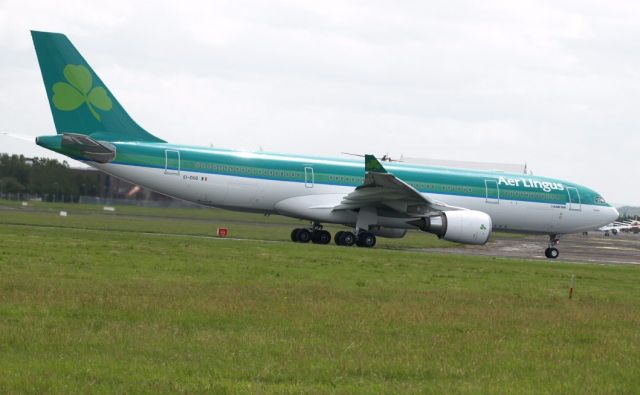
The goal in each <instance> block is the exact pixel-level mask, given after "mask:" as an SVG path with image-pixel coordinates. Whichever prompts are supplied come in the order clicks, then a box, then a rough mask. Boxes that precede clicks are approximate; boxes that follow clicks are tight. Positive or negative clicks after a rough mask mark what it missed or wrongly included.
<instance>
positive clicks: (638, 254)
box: [424, 232, 640, 265]
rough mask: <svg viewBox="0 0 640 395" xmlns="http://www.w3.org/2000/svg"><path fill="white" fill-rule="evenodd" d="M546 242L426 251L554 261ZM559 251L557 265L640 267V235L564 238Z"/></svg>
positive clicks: (512, 240) (505, 240)
mask: <svg viewBox="0 0 640 395" xmlns="http://www.w3.org/2000/svg"><path fill="white" fill-rule="evenodd" d="M547 242H548V237H547V236H523V237H508V236H507V237H505V236H503V235H496V236H492V238H491V240H490V241H489V242H488V243H487V244H485V245H483V246H461V247H454V248H431V249H428V250H426V249H425V250H424V251H425V252H426V251H428V252H434V251H437V252H442V253H448V254H464V255H482V256H499V257H510V258H528V259H542V260H547V261H553V260H550V259H547V258H546V257H545V256H544V249H545V248H546V247H547ZM557 247H558V249H559V250H560V257H559V258H558V259H556V260H555V261H566V262H589V263H607V264H634V265H640V234H626V233H625V234H619V235H616V236H609V237H606V236H604V234H602V233H595V232H594V233H589V235H588V236H583V235H566V236H561V238H560V244H559V245H558V246H557Z"/></svg>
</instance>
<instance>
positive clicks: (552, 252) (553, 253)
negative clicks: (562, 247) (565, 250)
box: [544, 247, 560, 259]
mask: <svg viewBox="0 0 640 395" xmlns="http://www.w3.org/2000/svg"><path fill="white" fill-rule="evenodd" d="M544 256H546V257H547V258H549V259H556V258H557V257H558V256H560V251H558V249H557V248H555V247H549V248H547V249H546V250H544Z"/></svg>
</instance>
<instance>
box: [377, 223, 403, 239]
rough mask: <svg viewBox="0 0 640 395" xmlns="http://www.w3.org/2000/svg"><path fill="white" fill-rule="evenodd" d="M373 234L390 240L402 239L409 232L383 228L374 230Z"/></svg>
mask: <svg viewBox="0 0 640 395" xmlns="http://www.w3.org/2000/svg"><path fill="white" fill-rule="evenodd" d="M371 233H373V234H374V235H376V236H380V237H387V238H389V239H401V238H403V237H404V235H406V234H407V230H406V229H399V228H387V227H384V226H381V227H379V228H378V229H375V230H372V231H371Z"/></svg>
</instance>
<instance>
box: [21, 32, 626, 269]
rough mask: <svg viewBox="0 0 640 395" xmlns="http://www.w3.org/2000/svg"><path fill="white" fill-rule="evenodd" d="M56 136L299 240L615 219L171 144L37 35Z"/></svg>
mask: <svg viewBox="0 0 640 395" xmlns="http://www.w3.org/2000/svg"><path fill="white" fill-rule="evenodd" d="M31 35H32V38H33V43H34V46H35V51H36V54H37V57H38V63H39V65H40V71H41V73H42V78H43V82H44V85H45V89H46V93H47V97H48V99H49V105H50V107H51V113H52V115H53V120H54V123H55V127H56V131H57V134H56V135H46V136H40V137H37V138H36V144H38V145H40V146H42V147H45V148H47V149H50V150H52V151H55V152H58V153H61V154H63V155H66V156H68V157H70V158H73V159H76V160H79V161H82V162H84V163H86V164H88V165H90V166H93V167H95V168H97V169H99V170H102V171H103V172H105V173H108V174H111V175H113V176H115V177H119V178H121V179H124V180H127V181H129V182H131V183H134V184H137V185H141V186H143V187H146V188H149V189H152V190H155V191H157V192H160V193H162V194H165V195H168V196H172V197H175V198H178V199H183V200H186V201H190V202H195V203H199V204H201V205H204V206H211V207H219V208H224V209H229V210H239V211H246V212H256V213H264V214H280V215H284V216H289V217H293V218H298V219H303V220H308V221H309V226H308V227H303V228H297V229H293V231H292V232H291V239H292V241H295V242H299V243H308V242H313V243H317V244H328V243H330V242H331V239H332V237H331V234H330V233H329V232H328V231H327V230H325V229H323V224H339V225H344V226H346V227H347V229H346V230H344V231H339V232H337V233H336V234H335V235H334V238H333V239H334V241H335V243H336V244H337V245H340V246H353V245H354V244H355V245H357V246H359V247H365V248H366V247H373V246H374V245H375V244H376V237H390V238H400V237H404V235H405V234H406V233H407V231H408V230H421V231H424V232H428V233H433V234H435V235H437V236H438V237H439V238H442V239H445V240H450V241H453V242H457V243H463V244H477V245H482V244H485V243H486V242H487V241H488V240H489V237H490V236H491V232H492V231H493V230H500V231H507V232H520V233H528V234H541V235H542V234H543V235H549V243H548V246H547V248H546V249H545V256H546V257H547V258H552V259H553V258H557V257H558V256H559V251H558V248H557V247H556V245H557V244H558V241H559V236H560V235H562V234H568V233H578V232H583V231H586V230H592V229H597V228H598V227H601V226H603V225H605V224H608V223H610V222H612V221H613V220H615V219H616V218H618V212H617V211H616V209H615V208H614V207H612V206H611V205H609V204H608V203H607V202H606V201H605V200H604V198H603V197H602V196H601V195H600V194H598V193H597V192H595V191H594V190H592V189H589V188H587V187H585V186H582V185H578V184H576V183H572V182H567V181H562V180H557V179H552V178H545V177H538V176H536V177H534V176H532V175H525V174H522V173H505V172H495V171H482V170H471V169H469V170H466V169H456V168H446V167H438V166H423V165H417V164H408V163H402V162H389V161H385V165H384V166H383V164H382V161H381V160H379V159H378V158H376V157H375V156H373V155H365V157H364V160H362V159H358V160H357V159H351V158H349V159H345V158H325V157H315V156H303V155H293V154H277V153H267V152H243V151H235V150H228V149H218V148H212V147H195V146H183V145H176V144H169V143H167V142H166V141H164V140H162V139H161V138H159V137H156V136H154V135H153V134H151V133H149V132H147V131H146V130H145V129H143V128H142V127H140V126H139V125H138V124H137V123H136V122H135V121H134V120H133V119H132V118H131V117H130V116H129V114H127V112H126V111H125V110H124V108H123V107H122V106H121V105H120V103H119V102H118V100H117V99H116V98H115V96H114V95H113V94H112V93H111V91H110V90H109V89H108V88H107V86H106V85H105V84H104V82H103V81H102V80H101V79H100V77H98V75H97V74H96V73H95V72H94V71H93V69H92V68H91V66H89V64H88V63H87V62H86V61H85V59H84V58H83V57H82V55H80V53H79V52H78V50H77V49H76V48H75V47H74V46H73V44H72V43H71V42H70V41H69V39H68V38H67V37H66V36H65V35H63V34H60V33H48V32H39V31H32V32H31Z"/></svg>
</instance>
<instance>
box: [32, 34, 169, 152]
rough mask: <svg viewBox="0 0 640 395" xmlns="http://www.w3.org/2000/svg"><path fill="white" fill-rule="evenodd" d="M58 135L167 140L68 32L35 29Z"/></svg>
mask: <svg viewBox="0 0 640 395" xmlns="http://www.w3.org/2000/svg"><path fill="white" fill-rule="evenodd" d="M31 37H32V38H33V45H34V46H35V48H36V54H37V55H38V63H40V71H41V72H42V79H43V80H44V85H45V88H46V89H47V97H48V98H49V105H50V106H51V113H52V115H53V121H54V123H55V125H56V130H57V132H58V134H61V133H76V134H85V135H88V136H91V137H92V138H94V139H96V140H106V141H147V142H162V143H163V142H164V141H163V140H161V139H159V138H157V137H155V136H153V135H152V134H150V133H148V132H147V131H146V130H144V129H142V128H141V127H140V126H138V124H137V123H135V121H134V120H133V119H131V117H130V116H129V114H127V112H126V111H125V110H124V108H122V106H121V105H120V103H118V100H116V98H115V96H113V94H112V93H111V92H110V91H109V89H108V88H107V87H106V85H105V84H104V83H103V82H102V80H101V79H100V77H98V75H97V74H96V73H95V72H94V71H93V70H92V69H91V66H89V64H88V63H87V62H86V61H85V60H84V58H83V57H82V55H80V53H79V52H78V50H77V49H76V48H75V47H74V46H73V44H71V41H69V39H68V38H67V36H65V35H64V34H60V33H46V32H36V31H32V32H31Z"/></svg>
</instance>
